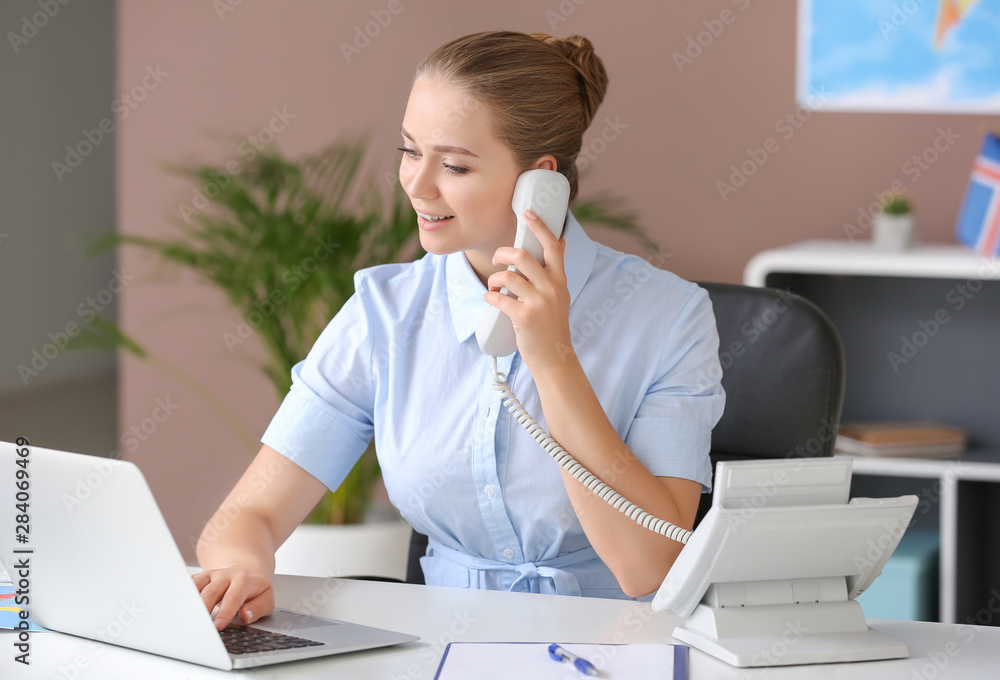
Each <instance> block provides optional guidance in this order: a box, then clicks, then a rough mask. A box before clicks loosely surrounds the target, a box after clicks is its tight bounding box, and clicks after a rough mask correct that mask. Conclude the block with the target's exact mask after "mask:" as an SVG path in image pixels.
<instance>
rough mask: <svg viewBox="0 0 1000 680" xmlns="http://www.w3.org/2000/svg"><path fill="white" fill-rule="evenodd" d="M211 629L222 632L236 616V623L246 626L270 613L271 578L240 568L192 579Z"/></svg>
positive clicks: (214, 572)
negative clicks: (203, 604)
mask: <svg viewBox="0 0 1000 680" xmlns="http://www.w3.org/2000/svg"><path fill="white" fill-rule="evenodd" d="M192 578H193V579H194V583H195V585H196V586H198V590H199V591H200V592H201V599H202V600H203V601H204V602H205V606H206V607H207V608H208V612H209V614H212V613H213V610H215V609H216V606H218V610H217V611H215V612H214V615H215V619H214V623H215V627H216V629H217V630H220V631H221V630H222V629H223V628H225V627H226V626H228V625H229V624H230V623H231V622H232V620H233V617H235V616H236V614H237V613H239V622H240V623H243V624H249V623H252V622H253V621H256V620H257V619H259V618H261V617H263V616H267V615H268V614H270V613H271V612H273V611H274V590H273V589H272V588H271V576H270V575H269V574H266V573H264V572H262V571H259V570H256V569H252V568H249V567H244V566H240V565H236V566H232V567H226V568H223V569H207V570H205V571H202V572H199V573H197V574H194V575H193V576H192Z"/></svg>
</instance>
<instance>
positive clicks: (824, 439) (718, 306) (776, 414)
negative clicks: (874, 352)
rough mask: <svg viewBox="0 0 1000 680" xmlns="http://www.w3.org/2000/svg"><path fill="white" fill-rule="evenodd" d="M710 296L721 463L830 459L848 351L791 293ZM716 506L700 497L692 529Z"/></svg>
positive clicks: (716, 290)
mask: <svg viewBox="0 0 1000 680" xmlns="http://www.w3.org/2000/svg"><path fill="white" fill-rule="evenodd" d="M699 285H700V286H701V287H702V288H704V289H705V290H707V291H708V294H709V297H710V298H711V300H712V307H713V310H714V312H715V321H716V325H717V327H718V329H719V359H720V363H721V364H722V386H723V388H724V389H725V390H726V408H725V411H724V412H723V414H722V418H721V419H720V420H719V422H718V424H716V426H715V428H714V429H713V430H712V449H711V452H710V454H709V455H710V456H711V459H712V469H713V470H714V469H715V465H716V463H718V462H719V461H720V460H727V461H728V460H741V459H752V458H785V457H789V456H801V457H815V456H830V455H833V445H834V437H835V435H836V432H837V427H838V425H839V422H840V413H841V405H842V403H843V398H844V351H843V348H842V346H841V343H840V336H839V335H838V334H837V330H836V329H835V328H834V326H833V323H832V322H831V321H830V319H828V318H827V316H826V315H825V314H824V313H823V312H822V311H820V309H819V308H818V307H816V306H815V305H814V304H812V303H811V302H809V301H808V300H806V299H805V298H802V297H799V296H798V295H794V294H792V293H787V292H784V291H779V290H775V289H773V288H752V287H749V286H737V285H732V284H726V283H699ZM711 505H712V496H711V494H702V497H701V504H700V505H699V507H698V514H697V518H696V520H695V524H696V525H697V523H698V522H700V521H701V519H702V518H703V517H704V516H705V513H707V512H708V509H709V508H710V507H711ZM426 550H427V537H426V536H424V535H423V534H419V533H417V532H413V535H412V536H411V538H410V552H409V558H408V562H407V567H406V582H407V583H423V582H424V574H423V571H422V570H421V568H420V558H421V557H422V556H423V555H424V554H425V552H426Z"/></svg>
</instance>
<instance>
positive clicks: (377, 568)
mask: <svg viewBox="0 0 1000 680" xmlns="http://www.w3.org/2000/svg"><path fill="white" fill-rule="evenodd" d="M411 531H412V530H411V528H410V525H409V524H407V523H406V522H404V521H402V520H398V521H392V522H374V523H371V524H345V525H325V524H300V525H299V526H298V527H296V529H295V530H294V531H293V532H292V534H291V536H289V537H288V540H286V541H285V542H284V543H283V544H282V545H281V547H280V548H278V551H277V552H276V553H275V555H274V561H275V567H274V571H275V573H276V574H296V575H300V576H319V577H321V578H328V577H341V576H388V577H391V578H398V579H399V580H401V581H402V580H404V579H405V577H406V560H407V556H408V554H409V545H410V533H411Z"/></svg>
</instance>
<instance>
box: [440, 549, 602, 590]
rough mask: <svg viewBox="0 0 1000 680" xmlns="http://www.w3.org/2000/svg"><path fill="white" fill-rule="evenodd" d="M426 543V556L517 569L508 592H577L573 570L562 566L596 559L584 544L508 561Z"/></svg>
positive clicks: (487, 567) (471, 568)
mask: <svg viewBox="0 0 1000 680" xmlns="http://www.w3.org/2000/svg"><path fill="white" fill-rule="evenodd" d="M428 544H429V549H428V551H427V557H440V558H443V559H446V560H448V561H450V562H454V563H456V564H459V565H461V566H463V567H465V568H466V569H468V570H469V571H472V572H479V571H512V572H517V574H518V576H517V578H516V579H515V580H514V582H513V583H512V584H511V586H510V590H511V591H512V592H521V591H526V592H530V593H543V594H547V595H580V584H579V583H578V582H577V579H576V574H573V573H571V572H568V571H565V568H566V567H569V566H572V565H574V564H580V563H582V562H588V561H590V560H594V559H598V557H597V551H596V550H594V548H593V547H590V546H588V547H586V548H583V549H582V550H576V551H574V552H571V553H566V554H564V555H559V556H558V557H554V558H552V559H550V560H542V561H539V562H524V563H522V564H508V563H506V562H500V561H497V560H490V559H486V558H485V557H476V556H474V555H468V554H466V553H463V552H461V551H459V550H455V549H453V548H448V547H446V546H443V545H441V544H440V543H437V542H436V541H433V540H431V541H429V542H428ZM470 580H471V579H470ZM519 586H520V587H519Z"/></svg>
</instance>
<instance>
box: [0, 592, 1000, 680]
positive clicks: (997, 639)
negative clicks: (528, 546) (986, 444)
mask: <svg viewBox="0 0 1000 680" xmlns="http://www.w3.org/2000/svg"><path fill="white" fill-rule="evenodd" d="M275 592H276V599H277V602H278V606H280V607H286V608H289V609H296V610H299V611H304V612H308V613H312V614H316V615H317V616H326V617H329V618H334V619H345V620H349V621H354V622H357V623H362V624H366V625H370V626H377V627H380V628H390V629H394V630H399V631H402V632H406V633H412V634H414V635H419V636H420V637H421V638H422V639H421V640H420V641H418V642H413V643H408V644H405V645H399V646H396V647H390V648H386V649H381V650H371V651H364V652H354V653H350V654H345V655H340V656H333V657H328V658H324V659H312V660H307V661H296V662H292V663H286V664H280V665H277V666H270V667H267V668H258V669H254V670H250V671H229V672H226V671H217V670H213V669H210V668H204V667H202V666H196V665H193V664H188V663H184V662H180V661H175V660H172V659H165V658H162V657H158V656H154V655H151V654H145V653H142V652H136V651H133V650H129V649H123V648H120V647H112V646H109V645H103V644H99V643H95V642H91V641H89V640H84V639H81V638H76V637H73V636H69V635H62V634H59V633H36V634H33V635H32V638H31V660H32V665H31V667H30V669H29V668H26V667H24V666H23V665H22V664H18V663H15V662H14V660H13V653H12V647H11V644H10V643H8V642H7V641H6V639H5V638H10V639H12V634H11V632H10V631H2V632H0V648H2V650H3V651H2V652H0V677H2V678H46V679H49V678H67V679H69V678H73V679H76V680H88V679H90V678H93V679H98V678H99V679H100V680H117V679H118V678H121V679H123V680H126V679H127V680H134V679H135V678H143V679H144V680H145V679H154V678H170V679H171V680H180V679H183V680H209V679H218V678H233V677H237V676H239V677H243V676H247V677H254V678H292V677H294V678H296V679H308V678H317V679H318V678H323V679H324V680H328V679H329V678H331V677H338V678H358V679H364V680H368V679H383V678H384V679H385V680H431V679H432V678H433V677H434V672H435V670H436V669H437V665H438V662H439V660H440V658H441V654H442V652H443V651H444V648H445V645H447V644H448V643H449V642H452V641H464V642H481V641H511V642H555V641H558V642H595V643H596V642H613V641H623V642H668V643H669V642H674V640H673V639H672V638H671V637H670V634H671V631H672V630H673V628H674V626H675V625H677V623H678V622H679V619H678V618H676V617H672V616H667V615H664V614H658V613H653V612H652V610H651V609H650V608H649V605H648V604H644V603H637V602H631V601H620V600H601V599H594V598H576V597H565V596H558V595H530V594H523V593H503V592H491V591H476V590H465V589H457V588H440V587H432V586H414V585H406V584H395V583H378V582H368V581H352V580H344V579H335V578H329V579H322V578H315V577H305V576H277V577H275ZM997 613H1000V611H998V612H997ZM869 625H870V626H871V627H872V628H876V629H878V630H881V631H883V632H885V633H887V634H889V635H892V636H894V637H896V638H898V639H900V640H903V641H904V642H905V643H906V644H907V645H908V646H909V648H910V654H911V657H910V658H909V659H900V660H894V661H876V662H869V663H845V664H827V665H824V666H817V667H803V666H792V667H784V668H768V669H739V668H733V667H731V666H728V665H726V664H724V663H722V662H721V661H717V660H716V659H714V658H712V657H709V656H707V655H706V654H703V653H702V652H699V651H698V650H694V649H693V650H691V675H690V677H691V678H693V679H697V678H722V679H727V678H732V679H733V680H737V679H738V680H743V679H745V678H755V677H760V676H764V677H767V678H769V679H772V678H773V679H774V680H782V679H786V678H802V677H811V676H812V675H817V676H822V677H824V678H852V680H864V679H865V678H873V679H874V678H878V679H879V680H887V679H892V678H900V679H901V680H902V679H905V680H912V679H913V678H920V677H922V678H963V680H964V679H967V678H977V677H990V676H992V675H993V674H994V673H995V666H996V661H997V659H998V658H1000V654H998V652H997V650H998V649H1000V628H992V627H980V626H957V625H950V624H939V623H914V622H906V621H885V620H872V621H869ZM775 651H780V650H775ZM806 668H809V670H808V671H807V670H806Z"/></svg>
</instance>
